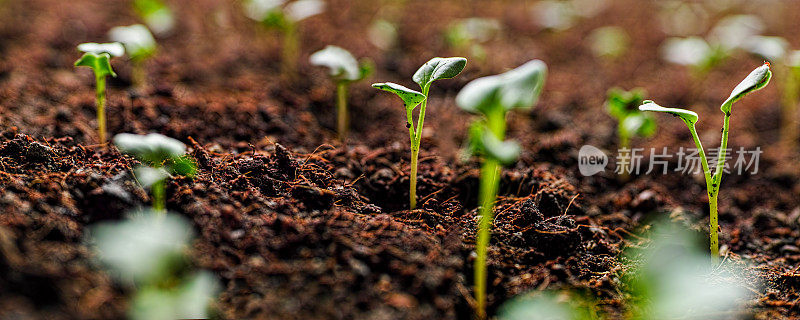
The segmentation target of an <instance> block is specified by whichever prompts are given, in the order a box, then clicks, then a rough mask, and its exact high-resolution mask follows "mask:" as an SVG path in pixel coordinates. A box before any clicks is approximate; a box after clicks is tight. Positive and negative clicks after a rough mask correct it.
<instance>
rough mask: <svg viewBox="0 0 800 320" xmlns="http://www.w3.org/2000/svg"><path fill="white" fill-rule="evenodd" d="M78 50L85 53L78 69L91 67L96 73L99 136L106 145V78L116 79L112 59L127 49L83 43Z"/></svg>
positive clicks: (115, 45)
mask: <svg viewBox="0 0 800 320" xmlns="http://www.w3.org/2000/svg"><path fill="white" fill-rule="evenodd" d="M78 50H80V51H82V52H84V54H83V56H81V57H80V58H79V59H78V60H77V61H75V66H76V67H89V68H92V71H94V79H95V92H96V96H97V99H96V101H95V105H96V107H97V136H98V139H99V140H100V143H101V144H105V143H106V76H109V75H110V76H112V77H116V76H117V74H116V73H114V70H113V69H111V57H119V56H122V55H123V54H125V48H124V47H123V46H122V45H121V44H119V43H117V42H114V43H81V44H79V45H78Z"/></svg>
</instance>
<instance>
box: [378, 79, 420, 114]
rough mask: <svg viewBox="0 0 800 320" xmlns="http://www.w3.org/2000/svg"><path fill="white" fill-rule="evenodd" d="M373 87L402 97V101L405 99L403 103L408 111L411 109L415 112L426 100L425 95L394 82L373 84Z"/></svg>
mask: <svg viewBox="0 0 800 320" xmlns="http://www.w3.org/2000/svg"><path fill="white" fill-rule="evenodd" d="M372 87H373V88H376V89H380V90H383V91H389V92H392V93H394V94H396V95H397V96H398V97H400V99H403V103H405V106H406V108H407V109H408V108H410V109H412V110H413V109H414V108H416V107H417V106H418V105H419V104H420V103H422V101H424V100H425V95H424V94H422V93H421V92H419V91H416V90H411V89H409V88H406V87H404V86H402V85H399V84H396V83H392V82H383V83H373V84H372Z"/></svg>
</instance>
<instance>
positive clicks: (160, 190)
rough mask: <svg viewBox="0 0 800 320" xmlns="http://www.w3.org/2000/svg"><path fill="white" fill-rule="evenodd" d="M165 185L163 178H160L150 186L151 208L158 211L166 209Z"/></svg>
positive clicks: (162, 211) (161, 211)
mask: <svg viewBox="0 0 800 320" xmlns="http://www.w3.org/2000/svg"><path fill="white" fill-rule="evenodd" d="M165 189H166V186H165V180H164V179H161V180H159V181H158V182H156V183H154V184H153V186H152V187H151V188H150V191H151V192H152V193H153V210H155V211H156V212H158V213H164V212H165V209H166V202H167V201H166V195H165V194H166V190H165Z"/></svg>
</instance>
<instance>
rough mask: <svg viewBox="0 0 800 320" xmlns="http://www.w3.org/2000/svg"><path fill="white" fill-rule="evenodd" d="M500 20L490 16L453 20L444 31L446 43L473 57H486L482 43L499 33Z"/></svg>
mask: <svg viewBox="0 0 800 320" xmlns="http://www.w3.org/2000/svg"><path fill="white" fill-rule="evenodd" d="M501 29H502V25H501V23H500V21H498V20H496V19H490V18H467V19H462V20H458V21H455V22H453V23H452V24H450V27H448V29H447V32H446V33H445V39H446V40H447V42H448V44H449V45H450V46H451V47H452V48H454V49H456V50H458V51H459V52H464V53H469V55H470V56H471V57H473V58H475V59H478V60H481V61H483V60H484V59H486V49H485V48H484V47H483V43H485V42H487V41H489V40H491V39H492V38H494V37H495V36H496V35H497V34H499V33H500V30H501Z"/></svg>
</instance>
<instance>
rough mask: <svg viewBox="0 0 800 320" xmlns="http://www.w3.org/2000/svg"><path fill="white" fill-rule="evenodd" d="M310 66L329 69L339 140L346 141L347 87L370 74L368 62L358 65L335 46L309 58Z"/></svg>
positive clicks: (370, 68)
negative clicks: (334, 88)
mask: <svg viewBox="0 0 800 320" xmlns="http://www.w3.org/2000/svg"><path fill="white" fill-rule="evenodd" d="M309 60H310V62H311V64H313V65H317V66H325V67H328V69H330V76H331V78H333V81H334V82H336V111H337V121H336V123H337V128H338V130H339V139H340V140H341V141H342V143H344V142H345V140H346V139H347V127H348V126H347V122H348V120H347V119H348V118H347V87H348V86H350V83H352V82H354V81H358V80H361V79H364V78H365V77H366V76H368V75H369V73H370V72H372V65H371V64H370V63H369V62H362V63H361V65H359V64H358V61H356V58H355V57H353V55H352V54H350V52H348V51H347V50H345V49H342V48H340V47H337V46H327V47H325V49H322V50H320V51H317V52H315V53H314V54H312V55H311V57H310V58H309Z"/></svg>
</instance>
